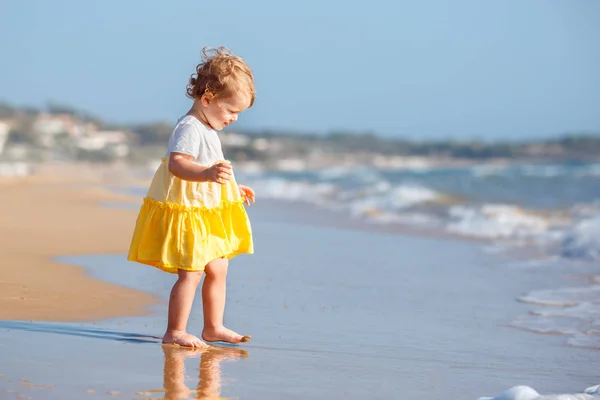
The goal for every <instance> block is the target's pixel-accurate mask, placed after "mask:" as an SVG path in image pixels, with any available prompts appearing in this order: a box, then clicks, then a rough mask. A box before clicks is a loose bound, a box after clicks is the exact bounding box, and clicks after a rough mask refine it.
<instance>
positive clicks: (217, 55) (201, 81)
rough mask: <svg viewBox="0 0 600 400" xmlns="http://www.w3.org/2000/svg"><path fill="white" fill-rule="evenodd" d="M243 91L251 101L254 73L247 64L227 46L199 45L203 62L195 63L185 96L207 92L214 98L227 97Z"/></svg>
mask: <svg viewBox="0 0 600 400" xmlns="http://www.w3.org/2000/svg"><path fill="white" fill-rule="evenodd" d="M239 91H243V92H245V93H247V94H249V95H250V107H252V104H254V97H255V95H256V93H255V91H254V76H253V75H252V70H251V69H250V67H249V66H248V65H247V64H246V63H245V62H244V60H242V59H241V58H240V57H238V56H235V55H233V53H232V52H231V51H230V50H229V49H228V48H226V47H222V46H221V47H219V48H217V49H212V48H209V47H204V48H203V49H202V62H201V63H200V64H198V65H197V66H196V73H194V74H192V76H191V77H190V81H189V83H188V85H187V87H186V93H187V96H188V97H189V98H191V99H200V98H202V96H203V95H205V94H207V93H210V94H211V95H212V96H214V97H215V98H227V97H229V96H231V95H233V94H234V93H236V92H239Z"/></svg>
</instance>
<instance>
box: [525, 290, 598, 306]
mask: <svg viewBox="0 0 600 400" xmlns="http://www.w3.org/2000/svg"><path fill="white" fill-rule="evenodd" d="M518 299H519V301H522V302H524V303H530V304H538V305H544V306H554V307H572V306H575V305H578V304H581V303H588V302H592V303H598V304H600V286H599V285H593V286H588V287H569V288H560V289H551V290H535V291H533V292H531V293H529V294H526V295H524V296H521V297H519V298H518Z"/></svg>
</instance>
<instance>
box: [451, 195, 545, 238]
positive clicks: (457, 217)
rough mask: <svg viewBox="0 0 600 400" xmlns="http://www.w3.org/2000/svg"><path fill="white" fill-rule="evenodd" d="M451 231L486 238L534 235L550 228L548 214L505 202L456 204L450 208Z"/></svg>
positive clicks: (530, 236) (527, 236)
mask: <svg viewBox="0 0 600 400" xmlns="http://www.w3.org/2000/svg"><path fill="white" fill-rule="evenodd" d="M448 214H449V217H450V222H448V224H447V225H446V229H447V230H448V231H450V232H454V233H458V234H462V235H469V236H476V237H484V238H490V239H493V238H515V239H518V238H532V237H535V236H538V235H540V234H543V233H546V232H548V230H549V227H550V222H549V220H548V219H547V218H544V217H542V216H539V215H536V214H533V213H529V212H527V211H526V210H524V209H522V208H519V207H516V206H510V205H504V204H485V205H482V206H466V205H456V206H453V207H451V208H450V209H449V211H448Z"/></svg>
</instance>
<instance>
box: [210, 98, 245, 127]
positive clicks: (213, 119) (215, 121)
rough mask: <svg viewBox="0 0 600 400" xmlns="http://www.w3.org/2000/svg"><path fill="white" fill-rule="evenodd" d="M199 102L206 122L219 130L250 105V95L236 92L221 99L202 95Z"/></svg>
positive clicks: (233, 120)
mask: <svg viewBox="0 0 600 400" xmlns="http://www.w3.org/2000/svg"><path fill="white" fill-rule="evenodd" d="M201 104H202V111H203V112H204V115H205V117H206V119H207V121H208V124H209V125H210V126H211V128H213V129H214V130H217V131H220V130H222V129H223V128H225V127H226V126H227V125H229V124H231V123H233V122H235V121H237V119H238V115H239V114H240V113H241V112H242V111H244V110H245V109H247V108H248V107H250V95H248V94H247V93H243V92H238V93H235V94H234V95H232V96H230V97H226V98H222V99H221V98H214V97H213V98H208V97H207V96H202V99H201Z"/></svg>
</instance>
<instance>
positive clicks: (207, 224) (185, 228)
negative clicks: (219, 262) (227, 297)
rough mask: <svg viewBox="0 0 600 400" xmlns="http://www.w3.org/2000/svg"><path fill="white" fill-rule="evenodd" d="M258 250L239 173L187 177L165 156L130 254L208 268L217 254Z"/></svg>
mask: <svg viewBox="0 0 600 400" xmlns="http://www.w3.org/2000/svg"><path fill="white" fill-rule="evenodd" d="M188 128H189V127H188ZM207 135H208V136H209V138H212V139H213V142H214V137H213V136H210V135H209V134H207ZM215 135H216V133H215ZM205 145H206V143H204V142H203V143H201V145H200V146H205ZM174 147H175V149H174V150H178V149H177V148H176V146H174ZM213 148H214V146H213ZM209 149H210V148H209ZM216 150H217V151H216V155H217V156H218V155H221V154H222V153H219V152H220V150H221V149H220V142H219V143H218V148H217V149H216ZM178 151H179V150H178ZM209 153H210V152H209ZM213 153H215V152H214V151H213ZM204 158H207V157H206V156H205V157H204ZM208 158H210V157H208ZM220 161H224V160H214V161H213V163H212V164H214V163H216V162H220ZM209 165H210V164H209ZM207 166H208V165H207ZM253 252H254V249H253V241H252V230H251V226H250V221H249V219H248V215H247V214H246V210H245V208H244V203H243V198H242V196H241V194H240V191H239V188H238V186H237V183H236V181H235V177H234V176H232V177H231V179H229V181H227V183H225V184H222V185H221V184H218V183H215V182H190V181H185V180H182V179H180V178H177V177H176V176H174V175H173V174H172V173H171V172H170V171H169V169H168V160H167V159H166V158H165V159H163V160H162V163H161V164H160V166H159V167H158V169H157V171H156V173H155V175H154V178H153V180H152V183H151V185H150V188H149V189H148V193H147V195H146V197H145V198H144V202H143V204H142V206H141V208H140V211H139V215H138V217H137V221H136V225H135V230H134V233H133V238H132V240H131V245H130V248H129V254H128V257H127V259H128V260H130V261H136V262H139V263H142V264H147V265H151V266H154V267H157V268H160V269H161V270H163V271H166V272H170V273H177V271H178V270H180V269H182V270H186V271H203V270H204V267H205V266H206V264H208V262H210V261H212V260H215V259H217V258H221V257H226V258H232V257H234V256H236V255H238V254H241V253H248V254H252V253H253Z"/></svg>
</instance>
